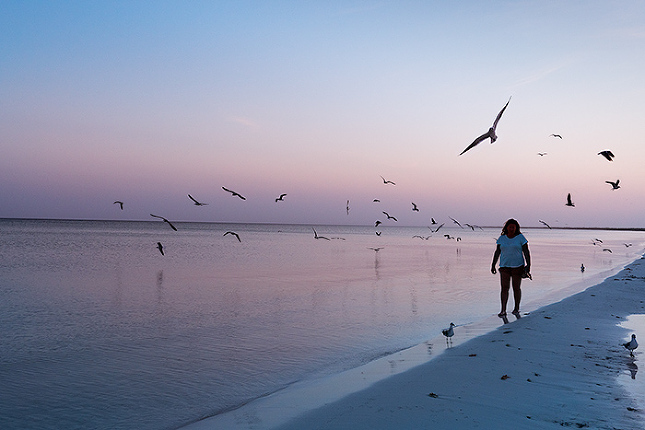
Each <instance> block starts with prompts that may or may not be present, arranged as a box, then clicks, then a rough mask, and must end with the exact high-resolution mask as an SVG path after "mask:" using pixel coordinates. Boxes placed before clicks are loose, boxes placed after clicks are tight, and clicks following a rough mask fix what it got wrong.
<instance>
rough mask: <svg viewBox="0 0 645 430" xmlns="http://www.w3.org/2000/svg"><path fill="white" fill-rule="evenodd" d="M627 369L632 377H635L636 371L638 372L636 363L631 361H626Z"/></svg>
mask: <svg viewBox="0 0 645 430" xmlns="http://www.w3.org/2000/svg"><path fill="white" fill-rule="evenodd" d="M627 370H629V373H630V374H631V377H632V379H636V373H638V366H637V365H636V363H634V362H633V361H632V362H631V363H627Z"/></svg>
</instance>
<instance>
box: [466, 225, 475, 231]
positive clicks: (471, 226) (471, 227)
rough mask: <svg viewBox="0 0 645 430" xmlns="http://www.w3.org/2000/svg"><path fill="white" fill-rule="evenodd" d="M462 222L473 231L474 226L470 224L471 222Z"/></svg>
mask: <svg viewBox="0 0 645 430" xmlns="http://www.w3.org/2000/svg"><path fill="white" fill-rule="evenodd" d="M464 224H466V226H468V227H470V229H471V230H472V231H475V226H474V225H472V224H468V223H464Z"/></svg>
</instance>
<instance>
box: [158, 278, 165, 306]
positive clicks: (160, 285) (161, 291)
mask: <svg viewBox="0 0 645 430" xmlns="http://www.w3.org/2000/svg"><path fill="white" fill-rule="evenodd" d="M163 297H164V288H163V270H160V271H158V272H157V303H158V304H162V303H163V301H164V300H163Z"/></svg>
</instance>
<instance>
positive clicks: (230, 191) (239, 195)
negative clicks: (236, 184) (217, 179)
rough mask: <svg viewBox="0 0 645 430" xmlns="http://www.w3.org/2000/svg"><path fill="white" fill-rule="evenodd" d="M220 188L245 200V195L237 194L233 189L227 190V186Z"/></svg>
mask: <svg viewBox="0 0 645 430" xmlns="http://www.w3.org/2000/svg"><path fill="white" fill-rule="evenodd" d="M222 189H223V190H224V191H227V192H229V193H231V195H232V196H233V197H239V198H241V199H242V200H246V197H244V196H243V195H241V194H239V193H236V192H235V191H233V190H229V189H228V188H226V187H222Z"/></svg>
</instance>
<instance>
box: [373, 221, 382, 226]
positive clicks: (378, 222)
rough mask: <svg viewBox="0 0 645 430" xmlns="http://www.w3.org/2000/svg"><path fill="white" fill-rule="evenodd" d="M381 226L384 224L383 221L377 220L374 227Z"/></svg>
mask: <svg viewBox="0 0 645 430" xmlns="http://www.w3.org/2000/svg"><path fill="white" fill-rule="evenodd" d="M379 224H383V223H382V222H381V221H379V220H376V222H375V223H374V227H378V226H379Z"/></svg>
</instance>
